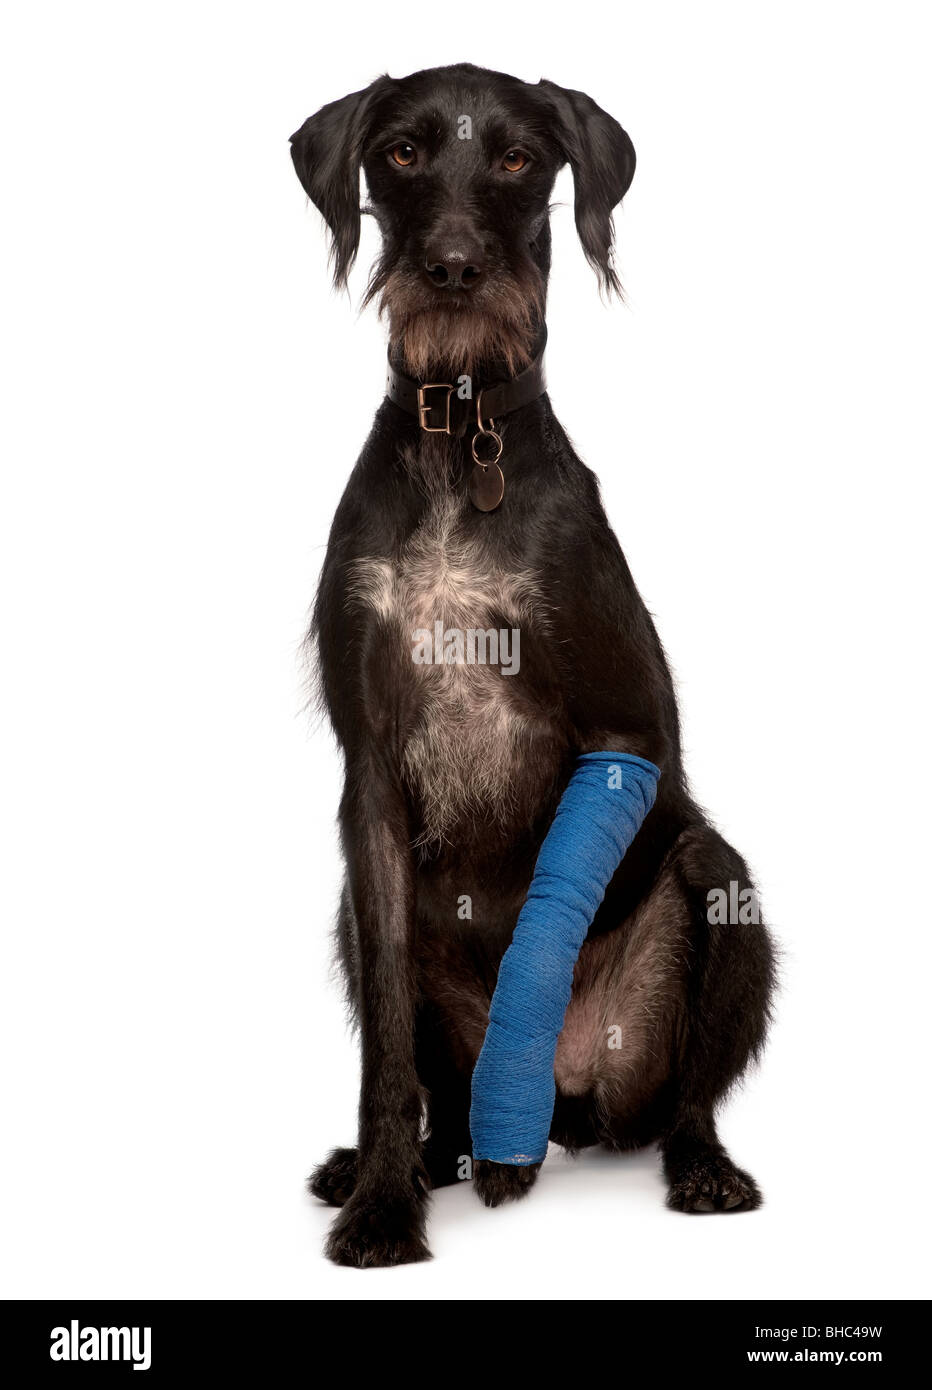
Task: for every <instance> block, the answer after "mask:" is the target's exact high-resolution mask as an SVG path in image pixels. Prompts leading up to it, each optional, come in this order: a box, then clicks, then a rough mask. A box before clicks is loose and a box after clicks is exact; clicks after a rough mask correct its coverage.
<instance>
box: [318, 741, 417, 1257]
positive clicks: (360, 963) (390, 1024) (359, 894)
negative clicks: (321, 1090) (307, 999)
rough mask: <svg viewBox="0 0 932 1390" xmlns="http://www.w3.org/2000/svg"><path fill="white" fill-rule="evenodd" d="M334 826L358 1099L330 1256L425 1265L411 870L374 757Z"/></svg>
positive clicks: (397, 792)
mask: <svg viewBox="0 0 932 1390" xmlns="http://www.w3.org/2000/svg"><path fill="white" fill-rule="evenodd" d="M340 823H341V827H342V832H343V842H344V848H345V853H346V860H347V870H348V877H349V889H350V895H351V898H352V904H353V913H354V916H355V920H356V932H357V937H356V948H357V960H356V962H355V964H356V970H355V976H356V980H355V984H356V994H357V1001H356V1002H357V1009H358V1015H359V1028H360V1035H361V1040H362V1092H361V1096H360V1105H359V1149H358V1160H357V1175H356V1184H355V1187H354V1189H353V1194H352V1196H351V1197H350V1198H349V1200H348V1201H347V1203H346V1205H345V1206H344V1207H343V1208H342V1210H341V1212H340V1215H339V1216H338V1217H337V1219H336V1221H335V1223H334V1225H333V1228H332V1230H331V1232H330V1236H329V1239H328V1241H327V1254H328V1256H329V1257H330V1259H331V1260H334V1261H335V1262H336V1263H337V1264H344V1265H357V1266H360V1267H362V1266H367V1265H395V1264H408V1263H411V1262H413V1261H416V1260H424V1259H429V1258H430V1251H429V1250H428V1248H427V1244H426V1241H425V1239H424V1224H425V1216H426V1201H427V1193H428V1190H429V1184H428V1182H427V1178H426V1174H425V1173H424V1170H423V1167H422V1161H421V1141H420V1127H421V1096H420V1090H419V1087H418V1080H417V1073H416V1070H415V1065H414V1015H415V997H414V995H415V971H414V959H413V931H414V865H413V857H412V852H411V846H410V840H409V831H408V815H407V807H406V803H405V799H404V795H403V792H402V789H401V786H400V782H399V781H398V779H397V776H396V775H395V773H394V772H393V770H392V769H390V768H387V767H385V766H384V765H382V766H379V765H377V764H376V761H375V759H374V758H368V759H366V761H365V765H364V766H362V767H359V766H357V767H350V768H349V769H348V776H347V785H346V791H345V793H344V797H343V804H342V806H341V811H340Z"/></svg>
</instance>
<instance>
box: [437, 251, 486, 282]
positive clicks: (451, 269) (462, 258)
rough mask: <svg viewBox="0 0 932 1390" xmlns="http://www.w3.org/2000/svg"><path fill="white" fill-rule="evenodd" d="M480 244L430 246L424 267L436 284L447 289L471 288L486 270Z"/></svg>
mask: <svg viewBox="0 0 932 1390" xmlns="http://www.w3.org/2000/svg"><path fill="white" fill-rule="evenodd" d="M484 268H485V267H484V266H483V264H482V253H481V251H480V249H479V247H478V246H474V245H470V244H468V243H464V244H462V245H460V244H454V245H452V246H449V247H445V248H441V247H439V246H429V247H428V248H427V259H426V261H425V263H424V269H425V271H426V272H427V278H428V280H430V282H431V283H432V284H434V285H438V286H439V287H440V288H441V289H447V290H471V289H472V287H473V285H475V284H476V282H477V281H478V279H479V277H480V276H481V275H482V272H483V270H484Z"/></svg>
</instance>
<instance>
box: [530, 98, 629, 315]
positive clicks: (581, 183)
mask: <svg viewBox="0 0 932 1390" xmlns="http://www.w3.org/2000/svg"><path fill="white" fill-rule="evenodd" d="M540 86H541V87H542V88H543V90H544V91H545V92H546V94H547V96H548V97H549V98H550V102H551V105H552V107H553V111H554V116H555V122H556V128H555V131H554V134H555V136H556V139H557V143H558V144H559V145H560V148H561V149H562V151H563V154H564V156H565V158H566V159H567V161H568V163H569V165H570V167H571V168H572V170H573V181H574V183H575V186H576V230H577V232H578V233H579V239H580V241H581V242H582V246H583V250H584V251H585V253H586V260H587V261H588V262H589V264H590V265H591V266H592V268H593V270H594V271H595V273H596V275H598V277H599V284H600V285H601V286H602V288H603V289H605V290H606V291H609V292H610V291H612V290H614V291H615V293H616V294H619V295H620V294H621V285H620V283H619V280H618V276H617V274H616V273H615V267H614V265H613V263H612V252H613V247H614V241H615V232H614V227H613V226H612V211H613V209H614V208H615V207H617V205H618V204H619V203H620V202H621V200H622V198H623V197H624V196H625V194H626V193H627V191H628V189H629V187H630V185H631V180H632V179H633V178H634V163H635V154H634V146H633V145H632V143H631V140H630V137H629V136H628V134H627V132H626V131H624V130H622V128H621V126H620V125H619V124H618V122H617V121H616V120H614V119H613V118H612V117H611V116H610V115H609V114H608V112H607V111H603V110H602V108H601V107H600V106H597V105H596V104H595V102H594V101H593V100H592V98H591V97H587V96H586V94H585V92H572V91H569V90H568V89H567V88H565V87H558V86H557V85H556V83H555V82H547V81H546V80H542V81H541V83H540Z"/></svg>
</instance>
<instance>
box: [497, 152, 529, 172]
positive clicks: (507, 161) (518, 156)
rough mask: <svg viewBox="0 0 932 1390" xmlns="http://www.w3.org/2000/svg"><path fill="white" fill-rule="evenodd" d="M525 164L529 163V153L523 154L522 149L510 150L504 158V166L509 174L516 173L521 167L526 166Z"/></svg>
mask: <svg viewBox="0 0 932 1390" xmlns="http://www.w3.org/2000/svg"><path fill="white" fill-rule="evenodd" d="M525 164H527V155H526V154H522V153H521V151H520V150H509V151H508V153H507V154H506V155H505V158H504V159H503V160H502V168H503V169H506V170H507V171H508V173H509V174H516V173H517V172H518V170H519V169H523V168H524V166H525Z"/></svg>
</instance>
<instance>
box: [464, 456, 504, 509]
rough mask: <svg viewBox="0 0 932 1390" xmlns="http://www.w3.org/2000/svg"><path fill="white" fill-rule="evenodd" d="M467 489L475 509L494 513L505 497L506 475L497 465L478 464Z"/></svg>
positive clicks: (470, 477)
mask: <svg viewBox="0 0 932 1390" xmlns="http://www.w3.org/2000/svg"><path fill="white" fill-rule="evenodd" d="M467 487H468V490H469V500H470V502H471V503H472V504H473V506H474V507H477V508H478V509H479V511H480V512H494V511H495V508H496V507H497V506H498V504H499V502H501V500H502V498H503V497H504V496H505V475H504V473H503V472H502V470H501V469H500V468H499V466H498V464H497V463H477V464H476V466H475V468H474V469H473V470H472V472H471V473H470V475H469V482H468V484H467Z"/></svg>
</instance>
